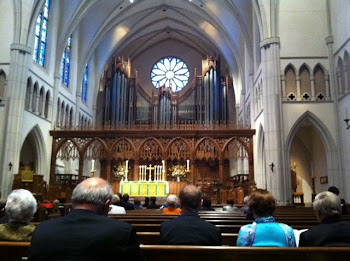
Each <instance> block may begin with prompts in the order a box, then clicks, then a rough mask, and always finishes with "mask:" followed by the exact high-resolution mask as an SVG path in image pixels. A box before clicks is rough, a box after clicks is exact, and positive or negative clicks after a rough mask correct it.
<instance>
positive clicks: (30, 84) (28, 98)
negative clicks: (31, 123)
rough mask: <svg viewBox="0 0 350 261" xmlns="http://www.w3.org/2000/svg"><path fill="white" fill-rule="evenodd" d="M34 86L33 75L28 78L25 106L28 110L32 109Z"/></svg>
mask: <svg viewBox="0 0 350 261" xmlns="http://www.w3.org/2000/svg"><path fill="white" fill-rule="evenodd" d="M32 88H33V80H32V77H29V78H28V80H27V89H26V100H25V108H26V109H27V110H30V104H31V99H32Z"/></svg>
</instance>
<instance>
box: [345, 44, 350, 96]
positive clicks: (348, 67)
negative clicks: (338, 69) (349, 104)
mask: <svg viewBox="0 0 350 261" xmlns="http://www.w3.org/2000/svg"><path fill="white" fill-rule="evenodd" d="M344 66H345V75H346V77H345V79H346V80H347V83H346V89H347V90H348V89H350V57H349V53H348V51H345V53H344Z"/></svg>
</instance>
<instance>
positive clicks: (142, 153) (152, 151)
mask: <svg viewBox="0 0 350 261" xmlns="http://www.w3.org/2000/svg"><path fill="white" fill-rule="evenodd" d="M147 144H148V146H149V147H148V148H145V149H144V146H145V145H147ZM156 146H158V148H156ZM138 155H139V158H140V159H149V160H152V159H162V156H163V155H164V147H163V145H162V144H161V143H160V141H159V140H158V139H156V138H154V137H149V138H147V139H146V140H144V141H143V142H142V143H141V144H140V146H139V149H138Z"/></svg>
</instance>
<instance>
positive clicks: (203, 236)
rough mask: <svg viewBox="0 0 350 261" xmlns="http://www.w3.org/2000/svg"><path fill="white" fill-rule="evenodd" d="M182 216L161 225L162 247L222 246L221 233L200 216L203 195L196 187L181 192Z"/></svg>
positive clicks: (192, 186) (188, 187)
mask: <svg viewBox="0 0 350 261" xmlns="http://www.w3.org/2000/svg"><path fill="white" fill-rule="evenodd" d="M179 198H180V207H181V209H182V213H181V215H180V216H178V217H176V218H173V219H171V220H170V221H165V222H163V223H161V225H160V240H159V243H160V244H162V245H202V246H220V245H221V231H220V229H219V228H218V227H216V226H215V225H213V224H211V223H209V222H206V221H205V220H203V219H201V218H200V216H199V215H198V210H199V209H200V207H201V200H202V193H201V191H200V189H199V188H197V187H196V186H194V185H187V186H185V187H184V188H183V189H182V190H181V191H180V195H179Z"/></svg>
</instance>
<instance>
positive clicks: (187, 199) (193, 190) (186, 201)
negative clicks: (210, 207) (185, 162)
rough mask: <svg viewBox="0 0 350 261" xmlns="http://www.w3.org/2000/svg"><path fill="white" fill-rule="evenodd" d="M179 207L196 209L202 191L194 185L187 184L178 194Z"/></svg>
mask: <svg viewBox="0 0 350 261" xmlns="http://www.w3.org/2000/svg"><path fill="white" fill-rule="evenodd" d="M179 198H180V202H181V208H182V209H185V210H190V211H198V208H199V206H200V202H201V200H202V192H201V191H200V189H199V188H198V187H196V186H194V185H187V186H185V187H184V188H183V189H181V191H180V194H179Z"/></svg>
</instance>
